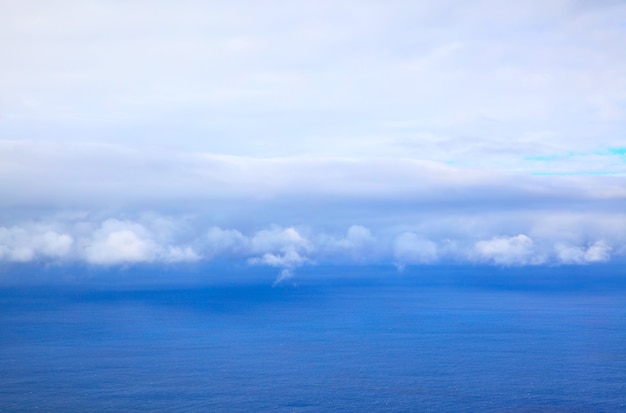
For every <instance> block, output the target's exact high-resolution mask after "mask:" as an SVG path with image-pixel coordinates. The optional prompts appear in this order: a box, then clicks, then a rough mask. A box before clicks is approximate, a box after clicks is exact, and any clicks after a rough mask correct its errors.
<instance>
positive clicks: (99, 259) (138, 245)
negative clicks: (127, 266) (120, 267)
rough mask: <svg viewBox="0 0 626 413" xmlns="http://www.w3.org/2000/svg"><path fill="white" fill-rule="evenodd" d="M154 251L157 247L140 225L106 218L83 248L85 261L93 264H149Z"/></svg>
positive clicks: (152, 258)
mask: <svg viewBox="0 0 626 413" xmlns="http://www.w3.org/2000/svg"><path fill="white" fill-rule="evenodd" d="M156 250H157V245H156V244H155V243H154V242H153V241H152V239H151V238H150V236H149V234H148V231H147V230H146V229H145V228H144V227H143V226H142V225H139V224H137V223H133V222H128V221H118V220H116V219H109V220H107V221H104V222H103V223H102V225H101V227H100V228H99V229H98V230H97V231H96V232H95V233H94V235H93V238H92V239H91V240H90V241H89V243H88V245H87V246H86V247H85V259H86V260H87V262H89V263H94V264H121V263H137V262H151V261H153V260H154V259H155V256H156V253H157V251H156Z"/></svg>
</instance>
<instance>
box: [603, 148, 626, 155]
mask: <svg viewBox="0 0 626 413" xmlns="http://www.w3.org/2000/svg"><path fill="white" fill-rule="evenodd" d="M607 152H608V153H609V154H610V155H620V156H624V155H626V147H621V148H620V147H617V148H608V149H607Z"/></svg>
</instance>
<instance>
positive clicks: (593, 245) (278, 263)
mask: <svg viewBox="0 0 626 413" xmlns="http://www.w3.org/2000/svg"><path fill="white" fill-rule="evenodd" d="M576 218H577V221H578V223H577V224H576V225H572V223H571V221H570V223H569V224H570V225H568V226H567V227H566V230H567V231H562V232H552V233H550V232H546V231H545V227H543V226H542V225H541V221H536V222H534V226H533V225H529V226H527V228H526V230H527V231H526V233H519V234H514V235H511V234H498V235H493V236H489V235H487V234H488V233H489V232H493V231H500V230H499V229H498V228H499V227H501V225H497V224H496V225H495V226H492V227H491V229H490V228H489V225H488V221H489V220H490V218H489V217H479V216H475V217H471V218H470V217H464V218H459V221H461V220H463V219H465V220H466V221H468V222H469V221H473V222H472V223H471V225H472V226H476V225H482V226H483V231H480V232H475V233H469V232H464V231H457V232H456V235H455V236H453V237H449V236H448V235H452V233H447V234H443V233H441V232H439V233H438V232H437V231H439V230H440V229H441V228H442V226H441V225H435V226H434V227H430V229H429V226H428V225H427V223H426V222H423V223H421V224H420V225H418V224H417V223H414V224H413V225H412V226H408V225H405V226H395V227H380V228H377V229H375V230H372V229H370V228H367V227H365V226H362V225H351V226H349V227H348V228H345V229H344V230H343V231H336V230H334V231H329V230H323V229H315V228H311V227H294V226H280V225H272V226H270V227H267V228H261V229H256V230H248V231H244V230H239V229H235V228H221V227H218V226H208V227H204V226H203V224H202V223H201V221H197V220H196V221H195V222H190V220H189V219H185V220H182V219H178V220H177V219H174V218H166V217H162V216H158V215H154V214H144V215H143V216H140V217H138V218H137V219H136V220H129V219H125V220H120V219H115V218H109V219H105V220H102V221H94V220H91V219H88V218H86V217H82V218H72V219H64V220H63V219H60V218H57V219H56V221H51V220H50V221H47V222H46V221H40V222H26V223H21V224H16V225H13V226H11V227H0V245H1V246H2V247H1V248H0V261H4V262H14V263H26V262H40V263H50V262H56V263H86V264H90V265H94V266H119V265H123V266H127V265H132V264H146V263H152V264H175V263H185V262H187V263H189V262H193V263H199V264H202V265H206V264H210V263H211V262H214V261H219V262H225V261H226V262H232V263H246V264H247V265H249V266H270V267H275V268H277V273H278V274H279V275H278V278H277V281H278V282H279V281H281V280H285V279H289V278H291V277H292V276H293V275H294V271H295V270H296V269H297V268H299V267H301V266H304V265H318V264H325V265H327V264H349V265H355V264H356V265H368V264H387V265H391V264H393V265H396V266H397V267H398V268H399V269H402V268H404V267H406V266H411V265H426V264H441V263H462V264H491V265H497V266H520V265H542V264H549V265H572V264H575V265H581V264H591V263H601V262H609V261H611V260H612V259H614V258H617V259H623V257H624V256H626V216H625V215H623V214H622V215H617V216H614V217H611V218H610V219H609V220H608V221H606V222H604V223H603V224H605V226H604V228H602V225H598V224H602V223H600V222H598V221H596V222H595V224H596V225H594V226H593V228H594V230H592V231H590V230H589V229H590V227H586V226H585V225H582V224H584V222H583V221H584V219H597V217H589V216H587V217H585V216H578V217H576ZM604 219H606V218H604ZM426 221H431V219H427V220H426ZM459 221H457V223H458V222H459ZM527 221H528V222H530V223H532V222H533V220H532V219H530V220H528V219H527ZM615 223H621V227H615V226H614V224H615ZM612 225H613V226H612ZM403 227H404V229H403ZM409 227H412V228H413V229H412V230H407V228H409ZM542 231H543V232H542ZM620 257H621V258H620Z"/></svg>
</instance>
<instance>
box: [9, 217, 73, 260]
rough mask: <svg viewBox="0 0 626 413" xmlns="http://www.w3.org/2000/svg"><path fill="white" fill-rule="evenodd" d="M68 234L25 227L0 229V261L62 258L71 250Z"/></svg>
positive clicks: (31, 226) (35, 227) (41, 228)
mask: <svg viewBox="0 0 626 413" xmlns="http://www.w3.org/2000/svg"><path fill="white" fill-rule="evenodd" d="M73 242H74V239H73V238H72V236H70V235H69V234H63V233H58V232H56V231H51V230H47V229H46V228H45V227H39V226H36V225H35V226H33V225H26V226H25V227H24V228H22V227H17V226H13V227H9V228H7V227H0V260H7V261H15V262H29V261H33V260H35V259H37V258H63V257H66V256H67V255H68V254H69V253H70V251H71V248H72V244H73Z"/></svg>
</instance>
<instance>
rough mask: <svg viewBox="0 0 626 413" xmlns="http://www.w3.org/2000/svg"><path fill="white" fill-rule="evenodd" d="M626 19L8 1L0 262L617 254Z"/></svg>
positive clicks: (592, 10) (445, 10)
mask: <svg viewBox="0 0 626 413" xmlns="http://www.w3.org/2000/svg"><path fill="white" fill-rule="evenodd" d="M624 22H626V5H624V4H623V2H620V1H582V0H581V1H556V0H555V1H548V2H546V1H541V2H539V1H528V2H499V1H489V0H486V1H469V2H468V1H441V2H425V1H424V2H415V1H385V2H383V1H358V2H352V1H344V2H341V3H340V4H337V2H330V1H318V2H286V1H269V2H253V1H244V0H242V1H234V2H210V1H209V2H207V1H181V2H175V3H174V2H146V1H129V2H117V1H97V0H96V1H91V2H82V1H57V2H44V1H28V0H27V1H20V2H2V3H1V4H0V60H1V61H2V62H3V64H2V65H0V90H1V93H0V211H1V215H0V217H1V220H2V221H1V222H0V262H5V263H41V264H42V265H48V264H50V263H55V264H61V265H63V264H74V263H86V264H89V265H93V266H107V267H115V266H127V265H132V264H142V263H153V264H160V263H163V264H166V263H180V262H193V263H199V264H207V263H211V262H213V261H215V260H227V261H232V262H237V263H244V264H245V265H249V266H270V267H276V272H277V274H280V275H279V277H283V278H285V277H290V276H292V275H293V274H294V273H297V269H298V268H299V267H302V266H305V265H317V264H335V263H336V264H363V265H366V264H371V263H384V264H393V265H396V266H397V267H398V268H399V269H402V268H404V267H406V266H410V265H423V264H437V263H444V262H445V263H448V262H454V263H473V264H474V263H481V264H493V265H500V266H508V265H561V264H563V265H582V264H589V263H599V262H612V261H615V260H617V261H619V260H622V261H623V258H624V256H625V255H626V212H625V211H626V208H625V206H626V176H625V174H626V157H625V155H624V151H625V150H626V136H625V133H624V131H626V54H624V52H623V47H624V44H626V25H625V23H624ZM0 277H1V275H0Z"/></svg>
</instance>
